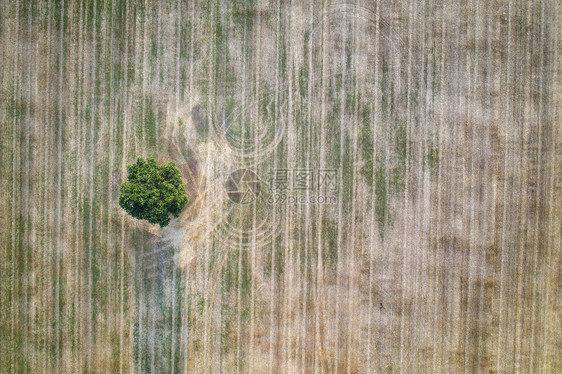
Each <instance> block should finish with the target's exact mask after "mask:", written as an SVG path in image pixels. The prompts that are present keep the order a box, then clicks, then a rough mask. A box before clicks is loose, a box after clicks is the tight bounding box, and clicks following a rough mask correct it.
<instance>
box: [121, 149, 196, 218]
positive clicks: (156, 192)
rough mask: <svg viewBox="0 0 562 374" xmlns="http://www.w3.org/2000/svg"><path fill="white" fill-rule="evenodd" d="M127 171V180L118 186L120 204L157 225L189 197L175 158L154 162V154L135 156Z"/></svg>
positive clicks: (128, 211) (179, 208)
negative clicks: (136, 157)
mask: <svg viewBox="0 0 562 374" xmlns="http://www.w3.org/2000/svg"><path fill="white" fill-rule="evenodd" d="M127 171H128V172H129V175H128V177H127V182H125V183H123V184H122V185H121V188H120V189H119V192H120V193H119V206H121V208H123V209H124V210H125V211H126V212H127V213H129V214H130V215H131V216H133V217H135V218H138V219H142V220H148V222H150V223H153V224H154V223H157V224H159V225H160V226H161V227H164V226H166V225H168V223H170V214H172V215H173V216H174V217H178V216H179V214H180V212H181V210H182V209H183V207H184V206H185V204H187V202H188V200H189V199H188V197H187V193H186V192H185V187H184V185H183V183H182V180H181V175H180V171H179V170H178V168H177V167H176V163H175V162H173V161H170V162H168V163H167V164H163V165H158V164H157V163H156V161H155V160H154V158H149V159H147V160H146V161H145V160H144V159H142V158H139V159H137V162H136V163H134V164H131V165H129V166H127Z"/></svg>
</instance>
